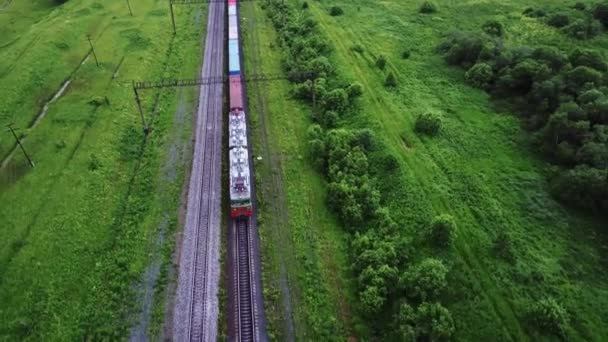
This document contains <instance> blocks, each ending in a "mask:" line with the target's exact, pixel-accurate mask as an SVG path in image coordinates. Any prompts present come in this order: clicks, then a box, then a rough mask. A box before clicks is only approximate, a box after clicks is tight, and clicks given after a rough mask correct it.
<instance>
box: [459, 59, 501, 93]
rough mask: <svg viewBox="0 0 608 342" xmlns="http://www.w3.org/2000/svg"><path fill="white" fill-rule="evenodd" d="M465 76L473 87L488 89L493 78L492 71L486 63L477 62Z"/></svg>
mask: <svg viewBox="0 0 608 342" xmlns="http://www.w3.org/2000/svg"><path fill="white" fill-rule="evenodd" d="M465 78H466V80H467V82H469V84H471V85H472V86H474V87H477V88H481V89H488V88H489V87H490V83H491V82H492V79H493V78H494V71H493V70H492V67H491V66H490V65H489V64H487V63H477V64H475V65H473V66H472V67H471V69H469V70H468V71H467V72H466V74H465Z"/></svg>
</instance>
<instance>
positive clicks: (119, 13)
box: [0, 0, 204, 341]
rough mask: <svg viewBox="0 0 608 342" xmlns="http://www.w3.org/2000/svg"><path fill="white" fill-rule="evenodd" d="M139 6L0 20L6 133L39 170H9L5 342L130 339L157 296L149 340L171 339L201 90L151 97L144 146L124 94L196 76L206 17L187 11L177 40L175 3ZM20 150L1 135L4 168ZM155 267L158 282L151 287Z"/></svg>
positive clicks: (68, 7)
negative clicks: (167, 322) (172, 18)
mask: <svg viewBox="0 0 608 342" xmlns="http://www.w3.org/2000/svg"><path fill="white" fill-rule="evenodd" d="M132 5H134V7H133V10H134V14H135V16H134V17H131V16H130V15H129V11H128V9H127V7H126V3H125V2H124V1H110V2H103V3H102V2H96V1H90V0H85V1H67V2H65V3H64V4H62V5H55V4H54V1H50V0H49V1H14V2H12V3H11V4H9V5H8V6H7V7H6V8H5V9H3V11H2V12H0V93H2V94H3V100H2V101H1V102H0V123H1V124H2V125H3V126H4V124H6V123H9V122H14V126H15V127H16V128H18V129H19V130H18V132H19V134H20V136H21V137H22V139H23V142H24V145H25V147H26V148H27V150H28V152H29V153H30V154H31V155H32V157H33V159H34V161H35V163H36V167H35V168H30V167H29V166H28V164H27V162H26V161H25V158H24V157H23V155H22V154H21V152H20V151H19V150H17V152H16V153H14V154H13V155H12V157H10V159H7V162H6V166H5V167H3V168H2V170H0V218H1V219H0V221H1V222H2V224H0V236H2V242H0V303H2V305H1V309H0V340H10V341H14V340H122V339H126V338H128V336H129V329H130V328H131V326H133V325H137V324H138V323H140V322H141V320H142V319H141V318H140V317H139V316H140V310H141V307H142V305H143V300H144V299H143V297H144V296H143V294H144V293H145V292H147V293H150V292H151V293H152V294H153V297H154V303H153V304H154V307H153V309H152V311H151V312H150V313H149V316H148V317H146V318H145V319H143V320H144V321H149V322H150V324H148V325H146V324H144V325H141V326H140V327H141V329H143V331H142V332H143V333H146V334H148V335H149V336H150V337H151V338H153V337H158V336H160V334H161V333H162V329H161V324H162V321H163V318H164V298H165V297H166V294H165V292H164V291H165V285H166V284H167V282H169V281H170V277H171V276H170V269H169V267H171V264H172V262H171V260H172V259H171V256H172V252H173V235H174V232H175V229H176V228H177V226H178V224H177V221H178V217H177V212H178V210H177V209H178V206H179V195H180V193H181V188H182V183H183V180H184V173H185V169H186V168H187V167H188V163H189V161H188V159H189V157H188V156H189V153H188V149H189V147H188V146H189V140H190V132H191V127H190V126H191V123H190V122H191V116H190V113H191V111H192V106H193V104H194V103H195V101H193V100H194V98H195V97H194V94H195V93H196V91H195V90H192V92H191V91H183V92H180V93H179V94H180V95H179V96H178V95H177V93H176V91H162V92H158V91H143V92H142V93H141V95H142V98H143V100H144V101H143V106H144V109H145V112H146V113H147V119H148V121H149V123H150V124H151V125H152V127H153V131H152V133H151V134H150V135H149V136H148V137H147V138H145V139H144V135H143V132H142V128H141V123H140V119H139V116H138V114H137V109H136V106H135V104H134V101H133V92H132V90H131V88H130V86H129V85H127V84H123V83H119V82H117V81H126V80H130V79H137V80H139V79H143V80H146V79H157V78H161V77H182V78H184V77H188V78H190V77H192V76H193V75H194V74H195V72H196V70H198V66H199V64H200V58H199V57H198V56H200V34H201V29H200V28H201V27H202V26H200V25H195V22H196V21H197V20H198V23H199V24H200V19H197V18H204V12H200V15H197V12H199V8H197V9H194V8H192V9H185V10H183V11H182V10H180V11H178V12H177V15H179V16H180V18H183V27H184V28H183V29H179V32H178V35H177V36H173V35H172V32H171V30H167V23H168V20H169V18H168V16H167V14H168V10H167V8H166V4H164V3H159V2H156V1H151V0H146V1H139V2H137V4H136V5H135V4H134V3H133V2H132ZM87 34H88V35H90V36H91V39H92V41H93V44H94V45H95V50H96V54H97V57H98V59H99V62H100V66H99V67H97V66H96V65H95V63H94V60H93V57H92V56H91V57H88V58H87V57H86V56H87V55H88V51H89V46H88V42H87V39H86V36H87ZM83 61H84V63H83ZM66 80H70V81H71V82H70V84H69V85H68V86H67V88H66V91H65V92H64V93H63V94H62V95H61V96H60V97H58V98H57V99H56V100H55V101H54V102H53V103H51V104H50V105H49V108H48V112H47V113H46V115H44V116H43V117H42V116H41V117H38V114H39V113H40V112H41V109H42V107H43V106H44V103H45V102H46V101H47V100H49V99H50V98H51V97H52V96H53V94H55V93H56V92H57V90H58V89H59V88H60V87H61V85H62V84H63V82H64V81H66ZM152 113H154V114H152ZM37 118H38V119H37ZM13 144H14V140H13V139H12V137H11V136H10V135H9V134H7V133H5V132H3V133H2V134H1V135H0V155H1V156H2V158H3V159H4V158H5V157H6V156H8V155H9V154H10V151H11V149H12V147H13ZM151 263H152V264H156V265H158V266H159V267H160V271H159V273H158V275H157V276H156V275H155V276H153V277H151V278H148V277H147V275H145V273H144V270H145V269H146V268H147V266H148V265H149V264H151ZM151 273H152V272H151ZM149 281H151V282H152V284H153V285H150V286H146V285H145V284H146V282H149Z"/></svg>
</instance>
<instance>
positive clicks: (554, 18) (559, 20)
mask: <svg viewBox="0 0 608 342" xmlns="http://www.w3.org/2000/svg"><path fill="white" fill-rule="evenodd" d="M568 24H570V17H568V15H567V14H565V13H555V14H552V15H551V16H550V17H549V18H548V19H547V25H549V26H553V27H557V28H562V27H564V26H567V25H568Z"/></svg>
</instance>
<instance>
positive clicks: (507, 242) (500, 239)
mask: <svg viewBox="0 0 608 342" xmlns="http://www.w3.org/2000/svg"><path fill="white" fill-rule="evenodd" d="M493 251H494V253H495V254H496V256H498V257H499V258H502V259H504V260H506V261H508V262H510V263H513V262H514V261H515V254H514V253H513V243H512V242H511V237H510V236H509V234H507V233H506V232H505V231H504V230H500V231H498V236H497V237H496V239H495V240H494V246H493Z"/></svg>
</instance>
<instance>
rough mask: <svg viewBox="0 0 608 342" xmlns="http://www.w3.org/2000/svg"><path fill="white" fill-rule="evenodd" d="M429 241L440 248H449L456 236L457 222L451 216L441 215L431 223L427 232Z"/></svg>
mask: <svg viewBox="0 0 608 342" xmlns="http://www.w3.org/2000/svg"><path fill="white" fill-rule="evenodd" d="M426 235H427V237H428V238H429V240H430V241H431V242H432V243H433V244H434V245H435V246H438V247H447V246H449V245H450V244H451V243H452V240H453V239H454V237H455V235H456V222H454V218H453V217H452V216H450V215H446V214H444V215H439V216H436V217H435V218H434V219H433V221H431V224H430V226H429V227H428V230H427V232H426Z"/></svg>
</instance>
